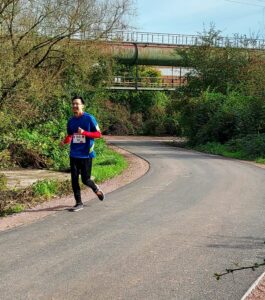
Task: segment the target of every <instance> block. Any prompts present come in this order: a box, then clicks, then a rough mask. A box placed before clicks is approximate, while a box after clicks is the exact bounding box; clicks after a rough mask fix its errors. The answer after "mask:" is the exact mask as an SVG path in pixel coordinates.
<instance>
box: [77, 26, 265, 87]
mask: <svg viewBox="0 0 265 300" xmlns="http://www.w3.org/2000/svg"><path fill="white" fill-rule="evenodd" d="M79 39H83V40H86V39H87V40H89V39H91V36H86V35H85V34H83V35H82V36H80V37H79ZM96 39H97V40H100V41H101V42H102V43H103V48H104V50H105V51H106V52H108V54H110V55H112V57H114V58H115V59H116V61H117V62H119V63H120V64H125V65H131V66H133V65H134V66H136V74H135V76H134V78H126V77H125V76H124V75H123V74H119V75H118V76H116V77H115V78H114V79H113V82H112V84H111V87H109V89H112V90H122V89H126V90H135V89H136V90H175V89H176V88H177V87H179V86H180V85H183V84H186V76H185V75H186V74H187V72H188V71H189V70H190V68H192V66H189V65H187V62H186V61H185V60H184V59H183V57H182V56H181V55H180V54H179V51H177V50H180V49H187V48H190V47H194V46H203V45H210V46H211V47H213V48H225V47H231V48H236V49H239V50H246V49H247V50H251V51H264V50H265V40H264V39H255V38H248V37H247V36H239V35H235V36H233V37H220V36H217V37H213V36H209V37H207V36H201V35H185V34H168V33H152V32H137V31H115V32H110V33H108V34H106V35H103V36H99V37H96ZM139 65H146V66H155V67H166V68H167V69H168V70H169V72H168V73H170V74H169V75H163V76H162V77H161V78H158V79H156V80H154V78H147V77H146V78H139V76H138V70H137V69H138V66H139ZM170 70H171V71H170Z"/></svg>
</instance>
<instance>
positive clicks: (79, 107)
mask: <svg viewBox="0 0 265 300" xmlns="http://www.w3.org/2000/svg"><path fill="white" fill-rule="evenodd" d="M83 108H84V104H83V103H82V101H81V99H74V100H73V101H72V110H73V113H74V114H80V113H82V112H83Z"/></svg>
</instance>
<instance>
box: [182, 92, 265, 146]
mask: <svg viewBox="0 0 265 300" xmlns="http://www.w3.org/2000/svg"><path fill="white" fill-rule="evenodd" d="M264 120H265V105H264V101H263V100H262V99H261V98H260V97H256V98H255V97H248V96H245V95H242V94H240V93H238V92H234V91H231V92H229V93H228V94H227V95H223V94H221V93H213V92H208V91H206V92H204V93H202V95H201V96H200V97H196V98H191V99H186V100H184V101H183V107H182V115H181V125H182V126H183V128H184V134H185V135H186V136H188V138H189V139H190V142H191V144H194V145H196V144H197V145H198V144H204V143H207V142H219V143H225V142H227V141H228V140H231V139H233V138H236V137H237V136H240V135H241V136H242V135H247V134H255V133H258V132H264V131H265V126H264V125H265V124H264Z"/></svg>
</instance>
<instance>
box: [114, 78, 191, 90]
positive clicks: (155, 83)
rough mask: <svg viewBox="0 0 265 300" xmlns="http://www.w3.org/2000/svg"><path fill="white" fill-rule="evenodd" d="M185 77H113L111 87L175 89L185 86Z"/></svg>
mask: <svg viewBox="0 0 265 300" xmlns="http://www.w3.org/2000/svg"><path fill="white" fill-rule="evenodd" d="M186 81H187V80H186V77H184V76H183V77H181V76H174V77H139V78H138V79H136V78H134V77H125V76H115V77H114V79H113V81H112V82H111V84H110V85H111V86H113V87H136V86H137V87H148V88H177V87H179V86H182V85H184V84H186Z"/></svg>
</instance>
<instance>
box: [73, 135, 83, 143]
mask: <svg viewBox="0 0 265 300" xmlns="http://www.w3.org/2000/svg"><path fill="white" fill-rule="evenodd" d="M85 142H86V137H85V136H84V135H82V134H74V136H73V143H74V144H84V143H85Z"/></svg>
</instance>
